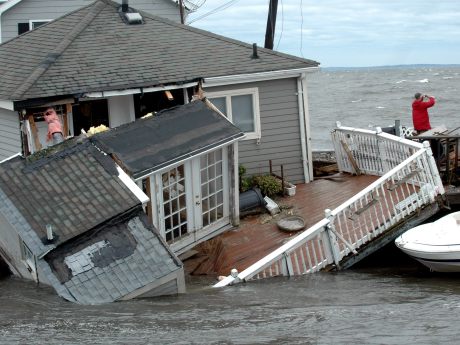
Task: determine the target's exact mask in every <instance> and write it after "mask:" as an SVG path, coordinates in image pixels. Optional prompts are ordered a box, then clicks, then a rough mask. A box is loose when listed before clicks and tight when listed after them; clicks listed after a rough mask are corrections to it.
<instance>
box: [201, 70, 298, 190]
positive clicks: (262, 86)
mask: <svg viewBox="0 0 460 345" xmlns="http://www.w3.org/2000/svg"><path fill="white" fill-rule="evenodd" d="M254 87H257V88H258V90H259V110H260V123H261V133H262V137H261V140H260V144H257V141H256V140H242V141H240V142H239V164H242V165H243V166H244V167H245V168H246V169H247V174H248V175H256V174H267V173H268V172H269V160H270V159H271V160H272V162H273V168H274V169H273V170H275V172H276V173H278V174H279V173H280V165H281V164H282V165H283V168H284V176H285V177H286V178H287V180H288V181H290V182H292V183H303V182H305V180H304V175H303V167H302V148H301V142H300V126H299V105H298V96H297V79H296V78H289V79H278V80H270V81H263V82H256V83H246V84H237V85H226V86H219V87H212V88H206V89H205V90H206V91H208V92H216V91H226V90H238V89H245V88H254Z"/></svg>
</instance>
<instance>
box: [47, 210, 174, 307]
mask: <svg viewBox="0 0 460 345" xmlns="http://www.w3.org/2000/svg"><path fill="white" fill-rule="evenodd" d="M45 260H46V261H47V262H48V263H49V265H50V267H51V269H52V271H53V273H54V277H55V281H54V285H55V286H59V285H58V284H60V286H59V288H60V289H61V290H62V296H63V297H65V298H67V299H69V300H71V301H74V302H78V303H81V304H100V303H107V302H112V301H116V300H119V299H121V298H127V297H135V296H138V295H142V294H143V293H148V292H149V291H150V290H152V289H154V288H157V287H159V286H160V285H162V284H164V283H165V282H169V280H172V279H171V278H170V279H169V280H165V281H163V282H162V281H161V278H164V277H166V276H168V275H170V274H171V273H173V272H176V271H178V270H181V269H182V263H181V262H180V260H179V259H177V257H176V256H175V255H174V254H173V253H172V252H171V251H170V250H169V249H168V247H167V245H166V244H165V243H164V242H163V241H162V240H161V238H160V236H159V234H158V233H157V232H155V231H154V230H153V229H152V226H151V225H149V224H148V221H147V218H146V215H145V213H144V211H143V210H142V208H141V207H139V209H138V210H137V212H134V213H133V214H130V215H129V216H127V217H125V218H124V219H120V220H118V221H117V222H113V223H112V222H110V223H108V224H106V226H105V227H103V228H102V229H98V231H97V232H96V233H95V234H93V235H91V236H88V237H86V238H82V239H81V240H80V241H79V242H77V243H72V244H69V245H64V246H63V247H62V248H58V249H57V250H55V251H52V252H51V253H50V254H48V255H47V256H46V257H45ZM63 288H65V290H64V289H63ZM142 290H145V291H142ZM140 291H141V292H140ZM157 293H158V291H157ZM130 295H131V296H130Z"/></svg>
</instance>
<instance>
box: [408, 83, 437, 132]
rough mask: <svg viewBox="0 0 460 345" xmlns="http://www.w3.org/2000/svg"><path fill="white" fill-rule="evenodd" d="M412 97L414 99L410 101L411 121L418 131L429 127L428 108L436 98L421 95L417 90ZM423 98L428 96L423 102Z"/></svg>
mask: <svg viewBox="0 0 460 345" xmlns="http://www.w3.org/2000/svg"><path fill="white" fill-rule="evenodd" d="M414 97H415V99H414V101H413V102H412V122H413V123H414V129H415V130H416V131H417V132H419V133H420V132H424V131H427V130H429V129H431V124H430V118H429V116H428V108H431V107H432V106H433V105H434V104H435V102H436V100H435V99H434V97H433V96H428V95H422V94H421V93H419V92H417V93H416V94H415V96H414ZM425 98H428V101H426V102H425Z"/></svg>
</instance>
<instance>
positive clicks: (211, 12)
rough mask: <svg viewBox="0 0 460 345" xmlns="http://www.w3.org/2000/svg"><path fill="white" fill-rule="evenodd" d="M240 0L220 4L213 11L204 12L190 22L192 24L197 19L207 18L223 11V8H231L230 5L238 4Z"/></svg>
mask: <svg viewBox="0 0 460 345" xmlns="http://www.w3.org/2000/svg"><path fill="white" fill-rule="evenodd" d="M238 1H240V0H230V1H228V2H226V3H224V4H222V5H220V6H218V7H216V8H215V9H213V10H211V11H209V12H207V13H205V14H202V15H201V16H199V17H196V18H195V19H193V20H191V21H190V22H189V23H188V24H192V23H194V22H196V21H198V20H200V19H203V18H206V17H208V16H210V15H211V14H214V13H217V12H219V11H223V10H225V9H227V8H229V7H230V6H232V5H234V4H236V3H237V2H238Z"/></svg>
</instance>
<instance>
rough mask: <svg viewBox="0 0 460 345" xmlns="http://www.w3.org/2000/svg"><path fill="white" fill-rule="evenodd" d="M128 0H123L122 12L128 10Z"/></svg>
mask: <svg viewBox="0 0 460 345" xmlns="http://www.w3.org/2000/svg"><path fill="white" fill-rule="evenodd" d="M128 7H129V5H128V0H121V12H128Z"/></svg>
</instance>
